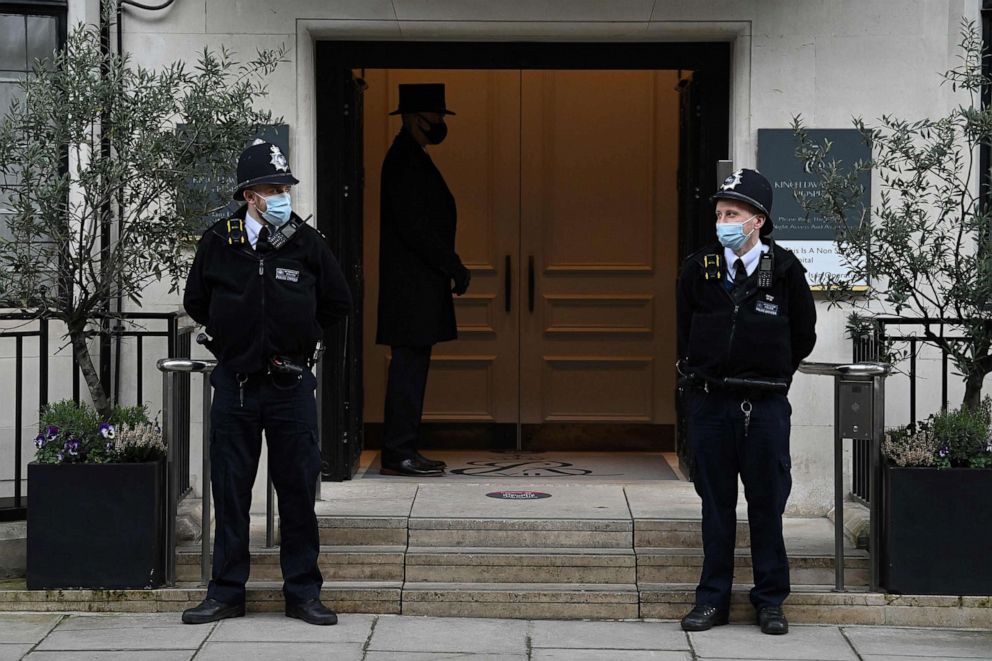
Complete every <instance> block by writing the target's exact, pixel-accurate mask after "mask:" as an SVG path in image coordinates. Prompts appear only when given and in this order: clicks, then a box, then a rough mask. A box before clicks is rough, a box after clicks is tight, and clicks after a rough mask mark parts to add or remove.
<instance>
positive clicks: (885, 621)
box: [0, 580, 992, 629]
mask: <svg viewBox="0 0 992 661" xmlns="http://www.w3.org/2000/svg"><path fill="white" fill-rule="evenodd" d="M694 587H695V585H693V584H663V585H660V584H651V583H642V584H639V585H632V584H599V585H583V584H573V585H561V584H551V585H546V584H540V583H529V584H499V585H493V584H485V583H468V584H466V583H405V584H404V583H401V582H391V581H353V582H348V581H336V582H335V581H331V582H326V583H325V584H324V589H323V592H322V593H321V599H322V600H324V602H325V603H327V604H328V605H329V606H330V607H331V608H333V609H334V610H336V611H338V612H339V613H343V614H347V613H391V614H403V615H433V616H466V617H508V618H534V619H631V618H638V617H639V618H643V619H665V620H677V619H679V618H681V617H682V616H683V615H685V613H686V612H688V610H689V609H690V608H691V607H692V604H693V601H694V597H695V595H694V593H693V590H694ZM747 591H748V587H747V586H738V587H735V588H734V592H733V595H732V600H731V621H732V622H734V623H750V622H753V620H754V611H753V609H752V607H751V604H750V603H749V602H748V595H747ZM204 594H205V591H204V589H203V587H202V586H198V585H193V584H189V583H181V584H179V585H178V586H177V587H174V588H162V589H156V590H33V591H29V590H26V589H25V588H24V581H23V580H17V581H3V582H0V612H63V613H64V612H77V613H86V612H89V613H103V612H107V613H109V612H116V613H155V612H161V613H176V614H177V618H178V613H179V612H181V611H182V610H183V609H185V608H189V607H190V606H192V605H195V604H197V603H199V601H200V600H201V599H202V598H203V597H204ZM247 602H248V610H249V612H253V613H257V612H264V611H270V612H279V611H281V610H282V609H283V596H282V589H281V584H280V583H278V582H251V583H249V584H248V592H247ZM785 613H786V615H787V616H788V617H789V619H790V621H792V622H795V623H806V624H852V625H889V626H909V627H942V628H943V627H946V628H970V629H992V597H987V596H986V597H978V596H976V597H955V596H914V595H889V594H881V593H872V592H867V591H858V590H851V591H849V592H843V593H836V592H833V591H831V589H830V588H829V587H826V586H804V585H793V587H792V594H791V595H790V596H789V598H788V600H787V601H786V603H785Z"/></svg>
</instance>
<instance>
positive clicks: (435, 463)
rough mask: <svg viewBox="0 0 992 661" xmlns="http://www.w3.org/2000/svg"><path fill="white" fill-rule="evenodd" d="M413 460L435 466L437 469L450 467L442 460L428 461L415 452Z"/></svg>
mask: <svg viewBox="0 0 992 661" xmlns="http://www.w3.org/2000/svg"><path fill="white" fill-rule="evenodd" d="M413 458H414V459H416V460H417V461H419V462H420V463H422V464H424V465H427V466H435V467H437V468H446V467H447V466H448V464H446V463H444V462H443V461H441V460H440V459H428V458H427V457H425V456H424V455H422V454H420V453H419V452H415V453H414V454H413Z"/></svg>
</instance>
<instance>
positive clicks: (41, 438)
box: [34, 434, 48, 450]
mask: <svg viewBox="0 0 992 661" xmlns="http://www.w3.org/2000/svg"><path fill="white" fill-rule="evenodd" d="M47 440H48V439H46V438H45V435H44V434H38V435H37V436H35V438H34V446H35V447H36V448H38V449H39V450H40V449H41V448H43V447H45V441H47Z"/></svg>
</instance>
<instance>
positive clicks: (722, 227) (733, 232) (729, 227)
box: [716, 216, 754, 252]
mask: <svg viewBox="0 0 992 661" xmlns="http://www.w3.org/2000/svg"><path fill="white" fill-rule="evenodd" d="M751 218H754V216H751ZM751 218H748V219H747V220H745V221H744V222H743V223H717V224H716V238H717V239H719V241H720V245H722V246H723V247H724V248H730V249H731V250H733V251H734V252H737V251H738V250H740V249H741V247H742V246H743V245H744V244H745V243H747V240H748V239H750V238H751V235H752V234H754V228H753V227H752V228H751V231H750V232H748V233H746V234H745V233H744V225H746V224H747V223H748V222H749V221H750V220H751Z"/></svg>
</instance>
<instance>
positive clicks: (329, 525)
mask: <svg viewBox="0 0 992 661" xmlns="http://www.w3.org/2000/svg"><path fill="white" fill-rule="evenodd" d="M407 521H408V518H407V517H405V516H371V517H369V516H318V517H317V526H318V529H319V531H320V543H321V544H322V545H325V546H406V544H407V541H408V540H407Z"/></svg>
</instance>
